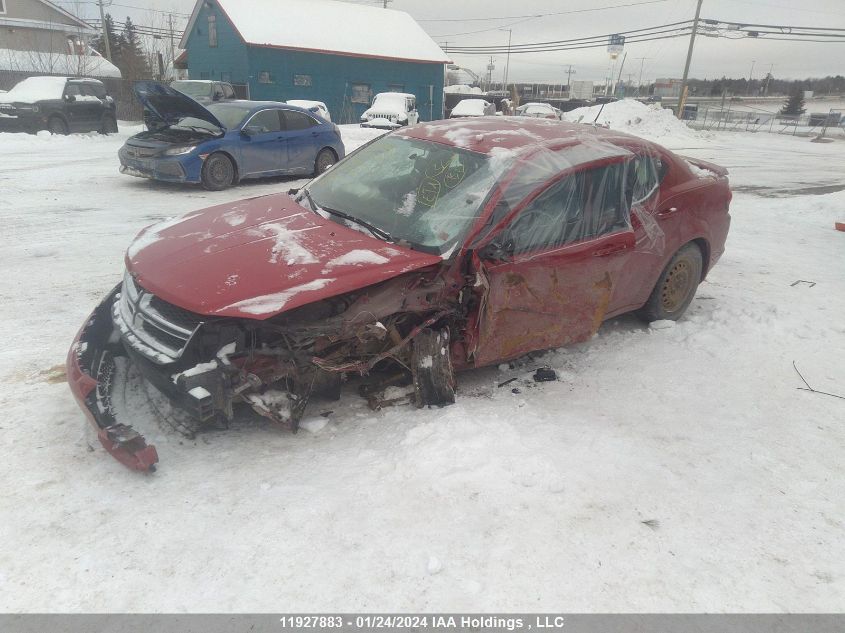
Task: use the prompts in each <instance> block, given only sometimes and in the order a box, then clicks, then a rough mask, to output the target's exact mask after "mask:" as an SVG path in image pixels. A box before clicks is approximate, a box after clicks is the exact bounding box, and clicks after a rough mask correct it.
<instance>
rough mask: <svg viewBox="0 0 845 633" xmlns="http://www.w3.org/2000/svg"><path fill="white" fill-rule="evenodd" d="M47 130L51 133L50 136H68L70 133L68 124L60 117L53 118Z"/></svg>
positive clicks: (49, 121) (48, 122) (48, 123)
mask: <svg viewBox="0 0 845 633" xmlns="http://www.w3.org/2000/svg"><path fill="white" fill-rule="evenodd" d="M47 129H48V130H49V131H50V134H62V135H67V133H68V128H67V123H65V120H64V119H63V118H62V117H60V116H51V117H50V119H49V120H48V121H47Z"/></svg>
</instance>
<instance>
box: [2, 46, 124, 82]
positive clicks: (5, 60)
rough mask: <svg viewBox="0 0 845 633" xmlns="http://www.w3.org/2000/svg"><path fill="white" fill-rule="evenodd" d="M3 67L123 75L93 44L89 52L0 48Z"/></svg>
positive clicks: (48, 73) (7, 68)
mask: <svg viewBox="0 0 845 633" xmlns="http://www.w3.org/2000/svg"><path fill="white" fill-rule="evenodd" d="M0 70H9V71H13V72H22V73H38V74H46V75H67V76H71V77H74V76H82V75H85V76H88V77H99V78H102V77H117V78H119V77H120V70H119V69H118V68H117V66H115V65H114V64H112V63H111V62H110V61H109V60H107V59H106V58H105V57H102V56H101V55H100V54H99V53H97V52H96V51H94V50H93V49H91V48H90V47H89V48H88V55H69V54H68V53H45V52H42V51H17V50H11V49H7V48H0Z"/></svg>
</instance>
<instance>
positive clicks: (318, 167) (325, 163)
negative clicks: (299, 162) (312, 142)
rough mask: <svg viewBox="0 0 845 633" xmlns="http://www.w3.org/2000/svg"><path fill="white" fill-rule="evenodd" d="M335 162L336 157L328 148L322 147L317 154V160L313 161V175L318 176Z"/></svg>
mask: <svg viewBox="0 0 845 633" xmlns="http://www.w3.org/2000/svg"><path fill="white" fill-rule="evenodd" d="M336 162H337V156H335V154H334V152H333V151H332V150H330V149H329V148H328V147H324V148H323V149H321V150H320V153H319V154H317V160H315V161H314V175H315V176H319V175H320V174H322V173H323V172H324V171H326V170H327V169H328V168H329V167H331V166H332V165H334V164H335V163H336Z"/></svg>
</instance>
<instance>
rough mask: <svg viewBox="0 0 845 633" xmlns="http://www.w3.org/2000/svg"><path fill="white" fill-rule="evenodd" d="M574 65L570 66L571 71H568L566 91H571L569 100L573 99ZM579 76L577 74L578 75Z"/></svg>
mask: <svg viewBox="0 0 845 633" xmlns="http://www.w3.org/2000/svg"><path fill="white" fill-rule="evenodd" d="M574 72H575V71H574V70H572V64H569V70H567V71H566V89H567V90H569V98H570V99H571V98H572V73H574ZM576 74H577V73H576Z"/></svg>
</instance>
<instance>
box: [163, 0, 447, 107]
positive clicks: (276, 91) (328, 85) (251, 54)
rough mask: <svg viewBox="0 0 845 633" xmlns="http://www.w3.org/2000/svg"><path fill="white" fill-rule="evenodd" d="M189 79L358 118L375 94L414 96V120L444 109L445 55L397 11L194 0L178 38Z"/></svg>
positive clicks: (271, 0) (300, 1)
mask: <svg viewBox="0 0 845 633" xmlns="http://www.w3.org/2000/svg"><path fill="white" fill-rule="evenodd" d="M180 47H181V48H184V49H186V50H187V67H188V73H189V75H190V77H191V79H217V80H220V81H228V82H230V83H232V84H233V85H235V89H236V91H239V92H240V96H242V97H248V98H250V99H256V100H262V99H269V100H279V101H286V100H288V99H309V100H315V101H322V102H324V103H325V104H326V105H327V106H328V108H329V110H330V111H331V114H332V120H334V121H336V122H340V123H351V122H357V121H358V118H359V117H360V116H361V114H362V113H363V112H364V110H366V109H367V108H368V107H369V105H370V103H371V102H372V98H373V96H374V95H376V94H377V93H379V92H407V93H412V94H414V95H416V98H417V100H416V101H417V110H418V111H419V114H420V120H423V121H425V120H431V119H439V118H441V117H442V116H443V86H444V79H445V64H447V63H448V62H449V58H448V56H447V55H446V54H445V53H444V52H443V51H442V50H441V49H440V47H439V46H438V45H437V44H436V43H435V42H434V41H433V40H432V39H431V38H430V37H429V36H428V34H426V32H425V31H424V30H423V29H422V28H421V27H420V26H419V25H418V24H417V23H416V22H415V21H414V19H413V18H412V17H411V16H410V15H408V14H407V13H404V12H402V11H393V10H390V9H382V8H380V7H373V6H363V5H360V4H351V3H345V2H335V1H333V0H285V1H284V2H282V1H280V0H250V1H249V2H246V1H244V0H197V3H196V5H195V6H194V10H193V13H192V14H191V18H190V20H189V21H188V26H187V27H186V28H185V33H184V35H183V37H182V42H181V44H180Z"/></svg>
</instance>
